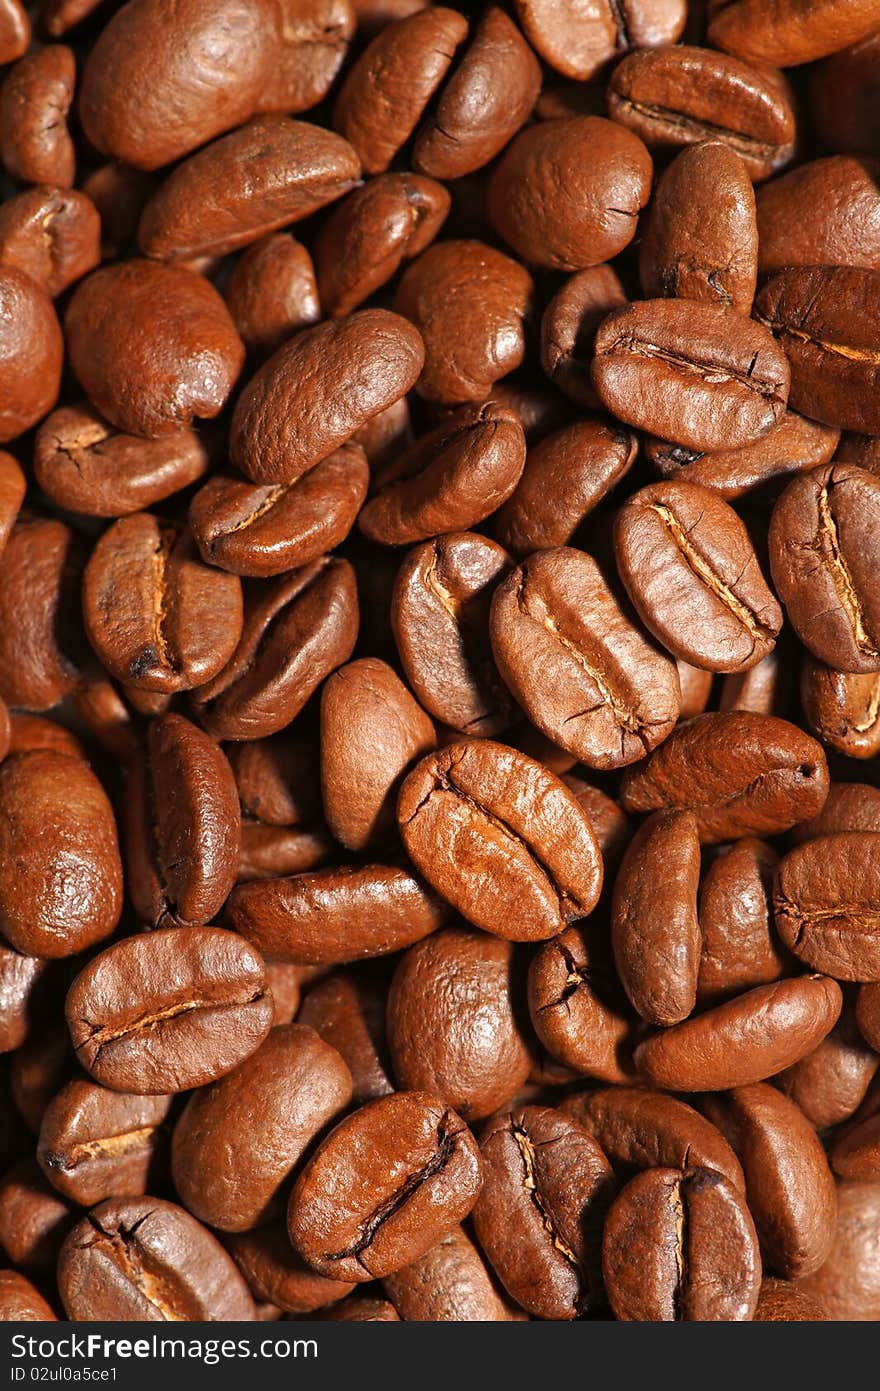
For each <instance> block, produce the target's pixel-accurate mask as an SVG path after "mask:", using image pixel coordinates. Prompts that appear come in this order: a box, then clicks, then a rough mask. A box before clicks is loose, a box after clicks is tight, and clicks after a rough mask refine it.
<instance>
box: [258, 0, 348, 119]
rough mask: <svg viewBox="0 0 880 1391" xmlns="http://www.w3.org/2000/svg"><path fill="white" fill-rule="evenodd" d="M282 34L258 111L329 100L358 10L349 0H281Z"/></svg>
mask: <svg viewBox="0 0 880 1391" xmlns="http://www.w3.org/2000/svg"><path fill="white" fill-rule="evenodd" d="M279 21H280V32H279V38H280V40H281V47H280V49H276V50H275V54H274V61H273V62H272V63H271V64H270V66H269V70H268V73H267V74H266V85H265V86H264V88H263V90H262V91H261V93H260V95H259V98H258V105H257V110H258V111H308V109H309V107H311V106H316V105H317V104H318V102H319V101H323V99H324V97H326V95H327V93H328V92H329V90H330V88H331V87H332V85H333V79H334V78H335V76H336V74H337V73H338V71H339V69H340V68H341V66H342V64H343V62H344V61H345V55H346V53H347V52H348V45H349V43H350V41H351V39H352V37H353V35H354V31H355V23H356V16H355V13H354V11H353V9H352V6H351V5H350V4H349V2H348V0H281V3H280V6H279Z"/></svg>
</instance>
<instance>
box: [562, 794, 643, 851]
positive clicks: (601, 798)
mask: <svg viewBox="0 0 880 1391" xmlns="http://www.w3.org/2000/svg"><path fill="white" fill-rule="evenodd" d="M560 776H561V778H562V781H563V782H564V783H565V785H566V787H567V788H568V790H569V792H573V793H574V795H575V797H576V798H577V800H578V802H579V803H580V805H581V807H582V809H583V810H584V811H585V812H586V813H587V816H588V817H589V819H590V824H591V826H592V827H593V834H594V835H595V837H596V840H597V841H598V843H599V849H600V850H601V851H602V858H603V860H604V862H605V869H606V873H607V872H610V871H611V870H616V869H617V866H618V865H619V864H620V860H621V857H622V855H623V852H624V850H625V849H626V847H627V845H628V844H629V841H630V839H631V837H632V827H631V825H630V822H629V817H628V816H627V815H626V812H624V811H623V810H622V809H621V808H620V807H619V806H618V804H617V802H615V800H614V798H613V797H609V796H608V794H607V793H605V792H602V791H601V790H600V788H598V787H594V786H593V785H592V783H589V782H585V781H584V779H583V778H582V777H579V776H578V775H577V774H576V773H561V774H560Z"/></svg>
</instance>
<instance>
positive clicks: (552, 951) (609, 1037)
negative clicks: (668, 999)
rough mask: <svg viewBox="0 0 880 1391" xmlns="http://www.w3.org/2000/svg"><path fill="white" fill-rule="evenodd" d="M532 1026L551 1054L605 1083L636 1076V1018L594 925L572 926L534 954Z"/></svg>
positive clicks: (530, 992)
mask: <svg viewBox="0 0 880 1391" xmlns="http://www.w3.org/2000/svg"><path fill="white" fill-rule="evenodd" d="M528 1003H529V1015H530V1017H531V1021H532V1027H533V1028H534V1030H535V1033H536V1034H537V1036H538V1038H539V1039H540V1041H541V1043H542V1044H543V1045H544V1047H545V1048H546V1049H547V1051H548V1053H550V1055H551V1056H552V1057H553V1058H555V1059H557V1060H558V1061H559V1062H560V1063H563V1064H564V1065H565V1066H566V1067H570V1068H573V1069H574V1071H575V1072H580V1073H586V1075H587V1076H589V1077H596V1078H598V1079H599V1080H600V1081H602V1082H613V1083H617V1084H618V1085H621V1084H623V1083H625V1082H628V1081H630V1080H632V1076H633V1065H632V1049H633V1044H634V1042H635V1029H634V1024H633V1019H632V1018H631V1015H630V1012H629V1010H628V1009H627V1002H626V997H625V996H624V993H623V991H622V989H621V987H620V983H619V981H618V980H617V977H616V975H615V973H614V961H613V957H612V954H611V950H610V946H609V944H608V943H607V942H606V941H605V940H604V939H603V938H602V937H601V936H599V935H597V933H596V931H595V929H594V928H592V926H591V927H590V928H588V929H586V930H582V929H581V928H577V927H568V928H566V929H565V931H564V932H561V933H560V934H559V936H558V937H554V938H553V939H552V940H551V941H549V942H546V943H544V945H543V946H541V947H539V948H538V950H537V951H536V953H535V955H534V956H533V957H532V960H531V963H530V965H529V975H528Z"/></svg>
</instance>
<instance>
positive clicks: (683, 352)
mask: <svg viewBox="0 0 880 1391" xmlns="http://www.w3.org/2000/svg"><path fill="white" fill-rule="evenodd" d="M592 379H593V386H594V387H595V389H596V391H597V393H598V395H599V399H600V400H601V402H602V404H603V405H604V406H605V408H606V409H607V410H609V411H610V412H611V413H612V414H613V415H615V416H617V417H618V419H620V420H624V421H626V423H627V424H628V425H634V426H636V427H637V428H638V429H641V430H648V431H650V432H652V433H655V434H659V435H662V436H663V438H664V439H670V440H672V441H674V442H675V443H676V444H682V445H686V446H688V447H689V448H692V449H702V450H715V449H738V448H740V447H742V446H744V445H747V444H752V443H754V441H755V440H758V439H760V438H761V437H762V436H763V435H766V434H767V433H768V431H769V430H771V429H772V428H773V426H774V425H775V424H776V423H777V421H779V420H780V419H781V417H782V415H783V412H784V411H785V405H786V401H787V400H788V388H789V368H788V362H787V360H786V357H785V354H784V353H783V352H782V351H781V350H780V348H779V347H778V346H777V344H776V343H774V341H773V338H772V337H771V335H770V334H769V333H768V332H767V330H766V329H765V328H764V327H763V325H761V324H756V323H754V322H753V321H752V320H751V319H745V318H743V316H742V315H741V314H738V313H737V312H736V311H735V310H734V309H731V308H729V307H728V306H727V305H724V304H698V303H696V302H694V301H688V300H674V299H666V300H663V299H656V300H644V301H642V302H640V303H638V304H630V305H626V306H625V307H624V308H622V309H617V310H614V311H613V312H612V313H611V314H609V316H608V318H607V319H606V320H605V322H604V323H603V324H602V326H601V328H600V329H599V332H598V333H597V335H596V355H595V357H594V358H593V367H592ZM794 404H795V405H796V404H797V403H796V402H795V403H794Z"/></svg>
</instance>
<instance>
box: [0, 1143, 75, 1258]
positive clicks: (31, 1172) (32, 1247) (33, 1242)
mask: <svg viewBox="0 0 880 1391" xmlns="http://www.w3.org/2000/svg"><path fill="white" fill-rule="evenodd" d="M73 1220H74V1219H73V1214H72V1212H71V1210H70V1207H69V1206H68V1204H67V1203H65V1202H63V1201H62V1200H61V1198H59V1196H58V1194H57V1193H56V1192H54V1190H53V1189H52V1188H50V1187H49V1184H48V1183H47V1182H46V1180H45V1178H44V1177H43V1175H42V1173H41V1172H40V1169H39V1166H38V1165H37V1162H36V1160H34V1159H31V1158H28V1159H23V1160H20V1161H19V1163H18V1164H15V1165H13V1167H12V1168H11V1169H9V1170H8V1171H7V1172H6V1173H5V1174H4V1175H3V1178H2V1179H0V1246H2V1247H3V1249H4V1251H5V1252H6V1254H7V1256H8V1257H9V1259H10V1260H11V1261H12V1262H13V1264H14V1265H16V1266H17V1267H18V1268H19V1269H20V1270H25V1271H27V1272H28V1274H29V1275H31V1274H32V1275H37V1276H40V1275H42V1276H46V1275H50V1276H51V1275H53V1274H54V1272H55V1265H56V1262H57V1260H58V1252H59V1250H60V1249H61V1243H62V1242H63V1240H64V1238H65V1236H66V1235H67V1232H68V1230H69V1228H70V1227H71V1226H72V1225H73Z"/></svg>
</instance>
